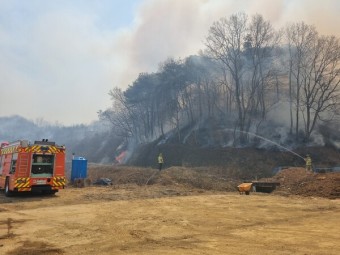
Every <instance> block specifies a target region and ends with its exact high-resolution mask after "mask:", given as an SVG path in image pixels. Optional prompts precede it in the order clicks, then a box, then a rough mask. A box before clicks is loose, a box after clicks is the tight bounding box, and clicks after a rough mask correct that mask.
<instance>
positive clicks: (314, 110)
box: [300, 36, 340, 141]
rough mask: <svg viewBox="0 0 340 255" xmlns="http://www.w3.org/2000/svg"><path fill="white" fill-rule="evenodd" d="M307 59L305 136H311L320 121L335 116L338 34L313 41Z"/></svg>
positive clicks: (339, 58) (339, 68)
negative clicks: (336, 36)
mask: <svg viewBox="0 0 340 255" xmlns="http://www.w3.org/2000/svg"><path fill="white" fill-rule="evenodd" d="M310 46H311V47H310V49H309V54H308V55H307V57H306V59H305V61H304V62H303V67H302V68H303V69H302V74H301V77H302V95H301V107H300V110H301V112H302V114H303V117H304V131H305V139H306V141H308V140H309V138H310V135H311V133H312V132H313V130H314V128H315V125H316V124H317V121H326V120H329V119H331V118H332V116H333V115H334V113H335V112H336V110H337V107H338V103H339V99H340V95H339V91H340V90H339V87H340V43H339V39H337V38H335V37H334V36H329V37H325V36H321V37H319V38H317V39H316V40H315V41H313V43H312V44H310Z"/></svg>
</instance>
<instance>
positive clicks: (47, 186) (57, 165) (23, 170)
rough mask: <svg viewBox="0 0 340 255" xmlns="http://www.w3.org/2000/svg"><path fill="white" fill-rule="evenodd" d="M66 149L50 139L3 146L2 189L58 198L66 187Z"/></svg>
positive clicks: (0, 154)
mask: <svg viewBox="0 0 340 255" xmlns="http://www.w3.org/2000/svg"><path fill="white" fill-rule="evenodd" d="M65 155H66V153H65V147H64V146H59V145H56V144H55V142H49V141H48V140H47V139H43V140H42V141H35V142H34V143H33V144H31V143H30V142H29V141H27V140H20V141H16V142H12V143H1V146H0V189H5V195H6V196H11V195H12V194H13V193H16V192H41V193H46V194H55V193H56V192H58V190H59V189H63V188H64V187H65V182H66V179H65Z"/></svg>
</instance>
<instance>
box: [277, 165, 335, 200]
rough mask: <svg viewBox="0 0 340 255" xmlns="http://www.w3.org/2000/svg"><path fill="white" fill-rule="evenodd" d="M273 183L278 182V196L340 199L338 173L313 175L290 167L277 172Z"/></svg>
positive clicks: (302, 169)
mask: <svg viewBox="0 0 340 255" xmlns="http://www.w3.org/2000/svg"><path fill="white" fill-rule="evenodd" d="M271 180H273V181H278V182H280V184H281V185H280V186H279V187H278V188H277V190H276V191H275V192H276V193H278V194H283V195H284V194H285V195H289V194H293V195H300V196H315V197H325V198H331V199H336V198H340V172H330V173H313V172H309V171H306V170H305V169H304V168H300V167H296V168H294V167H291V168H287V169H283V170H281V171H280V172H278V173H277V174H276V175H275V176H274V177H273V178H271Z"/></svg>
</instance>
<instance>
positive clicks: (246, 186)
mask: <svg viewBox="0 0 340 255" xmlns="http://www.w3.org/2000/svg"><path fill="white" fill-rule="evenodd" d="M252 185H253V184H252V183H251V182H245V183H242V184H240V185H238V186H237V188H238V191H239V192H240V194H243V193H245V194H246V195H249V193H250V190H251V186H252Z"/></svg>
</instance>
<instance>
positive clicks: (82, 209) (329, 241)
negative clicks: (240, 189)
mask: <svg viewBox="0 0 340 255" xmlns="http://www.w3.org/2000/svg"><path fill="white" fill-rule="evenodd" d="M3 196H4V195H3V193H1V194H0V201H1V202H2V203H1V204H0V215H1V220H0V254H7V255H13V254H104V255H105V254H245V253H252V254H334V255H335V254H339V251H340V243H339V241H338V240H339V238H340V234H339V230H340V227H339V226H340V203H339V200H327V199H323V198H302V197H297V196H290V197H282V196H275V195H267V194H259V193H257V194H252V195H250V196H244V195H243V196H241V195H239V194H238V193H236V192H235V193H227V192H206V191H202V190H184V189H180V188H179V187H165V186H150V187H139V186H128V185H127V186H120V187H107V188H104V187H86V188H82V189H76V188H67V189H65V190H62V191H61V192H59V193H58V194H57V195H56V196H54V197H41V196H28V197H14V198H10V199H8V198H4V197H3Z"/></svg>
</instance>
